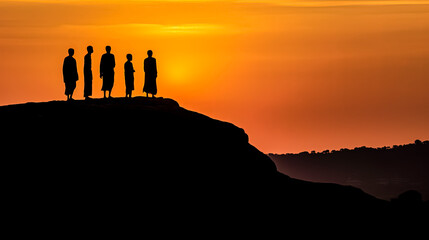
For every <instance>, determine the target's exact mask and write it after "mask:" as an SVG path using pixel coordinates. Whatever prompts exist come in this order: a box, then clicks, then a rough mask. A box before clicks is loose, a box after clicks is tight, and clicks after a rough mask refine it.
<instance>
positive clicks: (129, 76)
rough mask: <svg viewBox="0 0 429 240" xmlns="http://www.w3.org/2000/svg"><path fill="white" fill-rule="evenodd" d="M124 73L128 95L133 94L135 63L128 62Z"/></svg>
mask: <svg viewBox="0 0 429 240" xmlns="http://www.w3.org/2000/svg"><path fill="white" fill-rule="evenodd" d="M124 72H125V88H126V90H125V91H126V93H127V94H128V93H131V91H132V90H134V72H135V71H134V66H133V63H132V62H130V61H127V62H126V63H125V65H124Z"/></svg>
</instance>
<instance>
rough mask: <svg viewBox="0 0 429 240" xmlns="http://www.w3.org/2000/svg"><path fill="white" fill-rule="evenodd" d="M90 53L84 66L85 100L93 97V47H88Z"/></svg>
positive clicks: (85, 59)
mask: <svg viewBox="0 0 429 240" xmlns="http://www.w3.org/2000/svg"><path fill="white" fill-rule="evenodd" d="M86 50H87V51H88V53H87V54H86V55H85V58H84V65H83V79H84V83H85V86H84V90H83V96H84V97H85V99H87V100H88V99H91V98H90V96H92V59H91V54H92V53H93V52H94V49H93V48H92V46H88V47H87V48H86Z"/></svg>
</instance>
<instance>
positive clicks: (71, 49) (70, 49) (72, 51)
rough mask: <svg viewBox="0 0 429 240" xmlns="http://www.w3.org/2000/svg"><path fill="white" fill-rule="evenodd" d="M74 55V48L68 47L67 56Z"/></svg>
mask: <svg viewBox="0 0 429 240" xmlns="http://www.w3.org/2000/svg"><path fill="white" fill-rule="evenodd" d="M73 55H74V49H73V48H69V56H70V57H73Z"/></svg>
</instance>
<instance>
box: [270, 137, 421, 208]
mask: <svg viewBox="0 0 429 240" xmlns="http://www.w3.org/2000/svg"><path fill="white" fill-rule="evenodd" d="M269 156H270V158H271V159H272V160H273V161H274V162H275V163H276V165H277V168H278V169H279V171H280V172H282V173H284V174H287V175H290V176H292V177H295V178H299V179H305V180H308V181H315V182H333V183H338V184H342V185H352V186H355V187H358V188H361V189H363V190H364V191H366V192H368V193H370V194H372V195H374V196H376V197H379V198H382V199H386V200H390V199H392V198H395V197H396V196H398V195H399V194H400V193H402V192H405V191H407V190H410V189H414V190H417V191H419V192H420V193H421V194H422V195H423V199H425V200H429V174H428V173H429V141H424V142H422V141H420V140H416V141H415V143H412V144H405V145H395V146H393V147H382V148H368V147H358V148H355V149H341V150H339V151H335V150H333V151H329V150H327V151H324V152H318V153H316V152H311V153H309V152H302V153H299V154H280V155H279V154H269Z"/></svg>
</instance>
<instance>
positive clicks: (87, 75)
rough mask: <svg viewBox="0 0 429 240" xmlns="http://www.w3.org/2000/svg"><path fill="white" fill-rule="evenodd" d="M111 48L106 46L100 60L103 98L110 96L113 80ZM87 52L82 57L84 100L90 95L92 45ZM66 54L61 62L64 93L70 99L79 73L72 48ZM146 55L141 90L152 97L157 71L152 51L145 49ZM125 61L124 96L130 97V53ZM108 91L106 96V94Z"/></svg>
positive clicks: (155, 92)
mask: <svg viewBox="0 0 429 240" xmlns="http://www.w3.org/2000/svg"><path fill="white" fill-rule="evenodd" d="M111 51H112V48H111V47H110V46H106V53H104V54H103V56H102V57H101V61H100V78H101V79H102V80H103V85H102V88H101V90H102V91H103V92H104V98H112V95H111V93H112V89H113V86H114V82H115V67H116V61H115V55H113V54H112V53H111ZM87 52H88V53H87V54H86V55H85V57H84V67H83V76H84V94H83V95H84V97H85V99H86V100H89V99H91V96H92V80H93V74H92V59H91V54H92V53H93V52H94V48H93V47H92V46H88V47H87ZM68 54H69V55H68V56H67V57H66V58H65V59H64V63H63V78H64V84H65V92H64V94H65V95H66V96H67V100H68V101H71V100H74V99H73V93H74V90H75V89H76V82H77V81H78V80H79V74H78V70H77V64H76V59H74V58H73V56H74V49H73V48H69V49H68ZM147 55H148V57H147V58H146V59H145V60H144V67H143V69H144V72H145V81H144V87H143V92H145V93H146V97H149V94H152V97H153V98H154V97H155V95H156V94H157V92H158V89H157V85H156V78H157V77H158V71H157V67H156V59H155V58H154V57H152V56H153V51H152V50H148V51H147ZM126 57H127V61H126V62H125V64H124V72H125V88H126V89H125V97H127V98H131V97H132V91H133V90H134V72H135V70H134V66H133V63H132V60H133V56H132V54H127V56H126ZM106 93H108V96H107V95H106Z"/></svg>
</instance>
